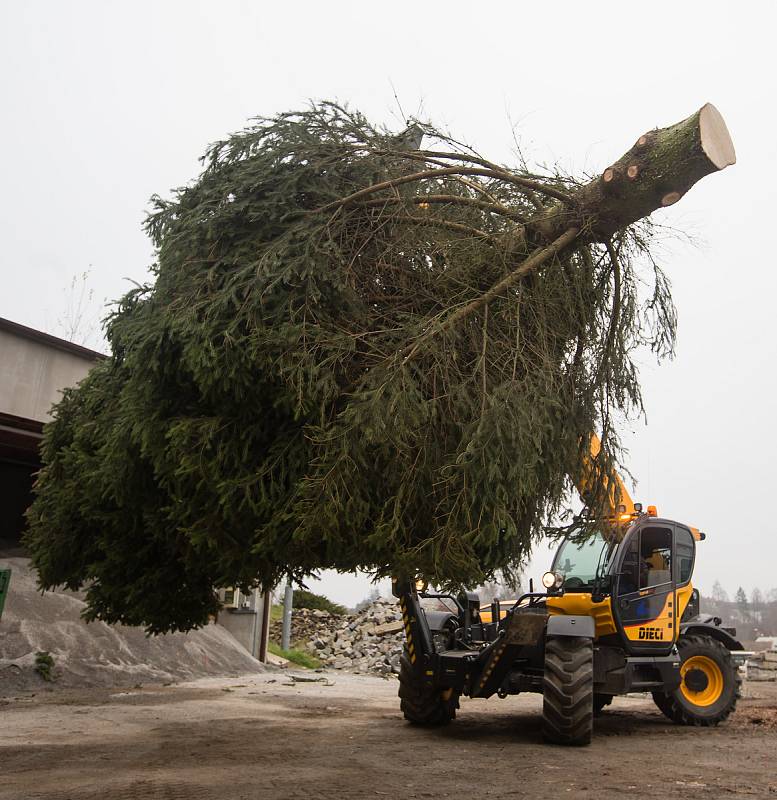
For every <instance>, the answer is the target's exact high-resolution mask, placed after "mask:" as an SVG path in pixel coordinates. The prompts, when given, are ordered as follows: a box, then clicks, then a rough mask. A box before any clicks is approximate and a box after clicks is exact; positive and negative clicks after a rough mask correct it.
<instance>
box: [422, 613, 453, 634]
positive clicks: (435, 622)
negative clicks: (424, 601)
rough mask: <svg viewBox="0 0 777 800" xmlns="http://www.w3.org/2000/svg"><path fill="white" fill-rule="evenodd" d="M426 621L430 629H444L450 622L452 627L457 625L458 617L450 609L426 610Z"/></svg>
mask: <svg viewBox="0 0 777 800" xmlns="http://www.w3.org/2000/svg"><path fill="white" fill-rule="evenodd" d="M424 614H425V615H426V621H427V623H428V624H429V630H431V631H444V630H445V629H446V628H447V627H449V626H450V625H451V624H452V625H453V627H458V625H459V618H458V616H457V615H456V614H454V613H453V612H452V611H426V610H424Z"/></svg>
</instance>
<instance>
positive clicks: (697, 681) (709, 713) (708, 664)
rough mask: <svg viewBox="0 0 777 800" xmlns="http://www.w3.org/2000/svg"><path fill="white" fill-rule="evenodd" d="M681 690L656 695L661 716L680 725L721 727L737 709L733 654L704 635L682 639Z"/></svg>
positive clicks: (740, 680)
mask: <svg viewBox="0 0 777 800" xmlns="http://www.w3.org/2000/svg"><path fill="white" fill-rule="evenodd" d="M677 649H678V650H679V651H680V686H679V688H678V689H675V691H674V692H670V693H668V694H667V693H664V692H653V700H654V702H655V704H656V705H657V706H658V707H659V709H661V712H662V713H663V714H664V715H665V716H666V717H668V718H669V719H671V720H672V722H675V723H677V724H678V725H701V726H704V727H707V726H710V725H718V724H719V723H721V722H723V720H725V719H726V718H727V717H728V716H729V714H731V712H732V711H734V709H735V708H736V705H737V700H738V699H739V697H740V685H741V683H742V679H741V678H740V677H739V672H737V668H736V666H734V662H733V661H732V660H731V653H730V652H729V651H728V649H727V648H726V647H725V646H724V645H723V644H722V643H721V642H719V641H718V640H717V639H713V638H712V637H711V636H705V635H703V634H694V635H691V636H683V637H681V638H680V639H679V641H678V642H677Z"/></svg>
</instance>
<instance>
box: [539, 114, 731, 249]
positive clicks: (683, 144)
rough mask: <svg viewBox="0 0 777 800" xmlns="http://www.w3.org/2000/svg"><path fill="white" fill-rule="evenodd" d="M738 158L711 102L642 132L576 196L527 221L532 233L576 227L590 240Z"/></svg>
mask: <svg viewBox="0 0 777 800" xmlns="http://www.w3.org/2000/svg"><path fill="white" fill-rule="evenodd" d="M735 162H736V155H735V153H734V145H733V143H732V141H731V137H730V135H729V133H728V130H727V128H726V123H725V122H724V121H723V117H722V116H721V115H720V112H719V111H718V110H717V109H716V108H715V106H713V105H712V104H710V103H707V105H705V106H703V107H702V108H701V109H699V110H698V111H697V112H696V113H695V114H692V115H691V116H690V117H688V118H687V119H684V120H683V121H682V122H678V123H677V124H676V125H671V126H670V127H668V128H657V129H656V130H652V131H649V132H648V133H646V134H644V135H643V136H640V137H639V139H637V141H636V143H635V144H634V146H633V147H632V148H631V150H629V151H628V152H627V153H626V154H625V155H624V156H622V157H621V158H620V159H618V160H617V161H616V162H615V163H614V164H612V165H611V166H609V167H607V169H605V170H604V172H603V173H602V174H601V175H600V176H599V177H598V178H595V179H594V180H593V181H591V182H590V183H588V184H586V185H585V186H583V187H581V188H580V189H579V190H578V191H577V192H575V193H574V194H573V195H572V201H573V202H572V203H571V204H565V203H562V202H558V203H554V204H553V205H552V206H551V207H548V208H547V210H546V211H545V212H544V213H542V214H540V215H539V216H538V217H537V218H535V219H532V220H530V221H529V222H528V224H527V233H529V235H530V237H531V236H532V235H533V236H537V235H539V236H540V237H541V238H542V239H545V240H547V241H551V240H553V239H556V238H558V236H559V235H560V234H561V233H563V231H565V230H567V229H569V228H570V227H578V228H580V230H581V236H582V237H583V238H586V239H588V240H589V241H607V240H609V238H610V237H611V236H612V235H613V234H614V233H615V232H616V231H618V230H621V229H622V228H625V227H626V226H627V225H630V224H631V223H633V222H636V221H637V220H640V219H643V218H644V217H647V216H648V215H650V214H651V213H652V212H653V211H655V210H656V209H658V208H661V207H662V206H669V205H672V204H673V203H676V202H677V201H678V200H679V199H680V198H681V197H683V195H685V194H686V192H688V190H689V189H690V188H691V187H692V186H693V185H694V184H696V183H697V182H698V181H700V180H701V179H702V178H703V177H704V176H705V175H709V174H710V173H712V172H717V171H719V170H722V169H725V168H726V167H727V166H729V165H731V164H734V163H735Z"/></svg>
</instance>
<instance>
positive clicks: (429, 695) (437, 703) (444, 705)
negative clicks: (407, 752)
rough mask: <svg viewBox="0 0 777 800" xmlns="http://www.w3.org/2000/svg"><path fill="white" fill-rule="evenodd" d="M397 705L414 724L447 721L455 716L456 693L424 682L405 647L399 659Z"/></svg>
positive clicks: (443, 722)
mask: <svg viewBox="0 0 777 800" xmlns="http://www.w3.org/2000/svg"><path fill="white" fill-rule="evenodd" d="M399 707H400V708H401V709H402V713H403V714H404V715H405V719H406V720H408V722H412V723H413V724H414V725H430V726H431V725H447V724H448V723H449V722H450V721H451V720H452V719H455V717H456V709H457V708H458V707H459V693H458V692H455V691H454V690H453V689H430V688H429V687H428V686H426V685H425V683H424V681H423V680H422V679H421V678H420V676H419V675H418V672H417V671H416V669H415V667H414V666H413V664H411V663H410V657H409V656H408V654H407V651H405V652H403V653H402V655H401V656H400V661H399Z"/></svg>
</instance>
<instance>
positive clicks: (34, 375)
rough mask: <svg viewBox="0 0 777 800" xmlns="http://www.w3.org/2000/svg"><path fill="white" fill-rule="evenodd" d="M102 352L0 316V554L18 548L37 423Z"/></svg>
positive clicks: (34, 465)
mask: <svg viewBox="0 0 777 800" xmlns="http://www.w3.org/2000/svg"><path fill="white" fill-rule="evenodd" d="M102 358H105V356H104V355H103V354H102V353H98V352H96V351H95V350H89V349H88V348H86V347H81V346H80V345H77V344H73V342H68V341H65V340H64V339H59V338H57V337H56V336H51V335H50V334H48V333H43V332H42V331H38V330H34V329H33V328H28V327H26V326H24V325H19V324H18V323H16V322H11V321H10V320H7V319H3V318H2V317H0V508H2V513H0V549H1V550H3V551H4V552H8V551H9V550H10V551H12V550H14V549H16V548H18V546H19V540H20V537H21V533H22V530H23V527H24V512H25V511H26V509H27V507H28V506H29V504H30V502H31V500H32V484H33V481H34V476H35V472H36V471H37V470H38V469H39V468H40V456H39V453H38V450H39V446H40V440H41V435H42V431H43V423H44V422H47V421H48V420H49V419H51V407H52V405H54V403H56V402H57V401H58V400H59V398H60V396H61V393H62V390H63V389H66V388H67V387H69V386H75V385H76V384H77V383H78V382H79V381H81V380H82V379H83V378H85V377H86V374H87V373H88V372H89V370H90V369H91V368H92V367H93V366H94V365H95V363H96V362H98V361H99V360H100V359H102Z"/></svg>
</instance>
